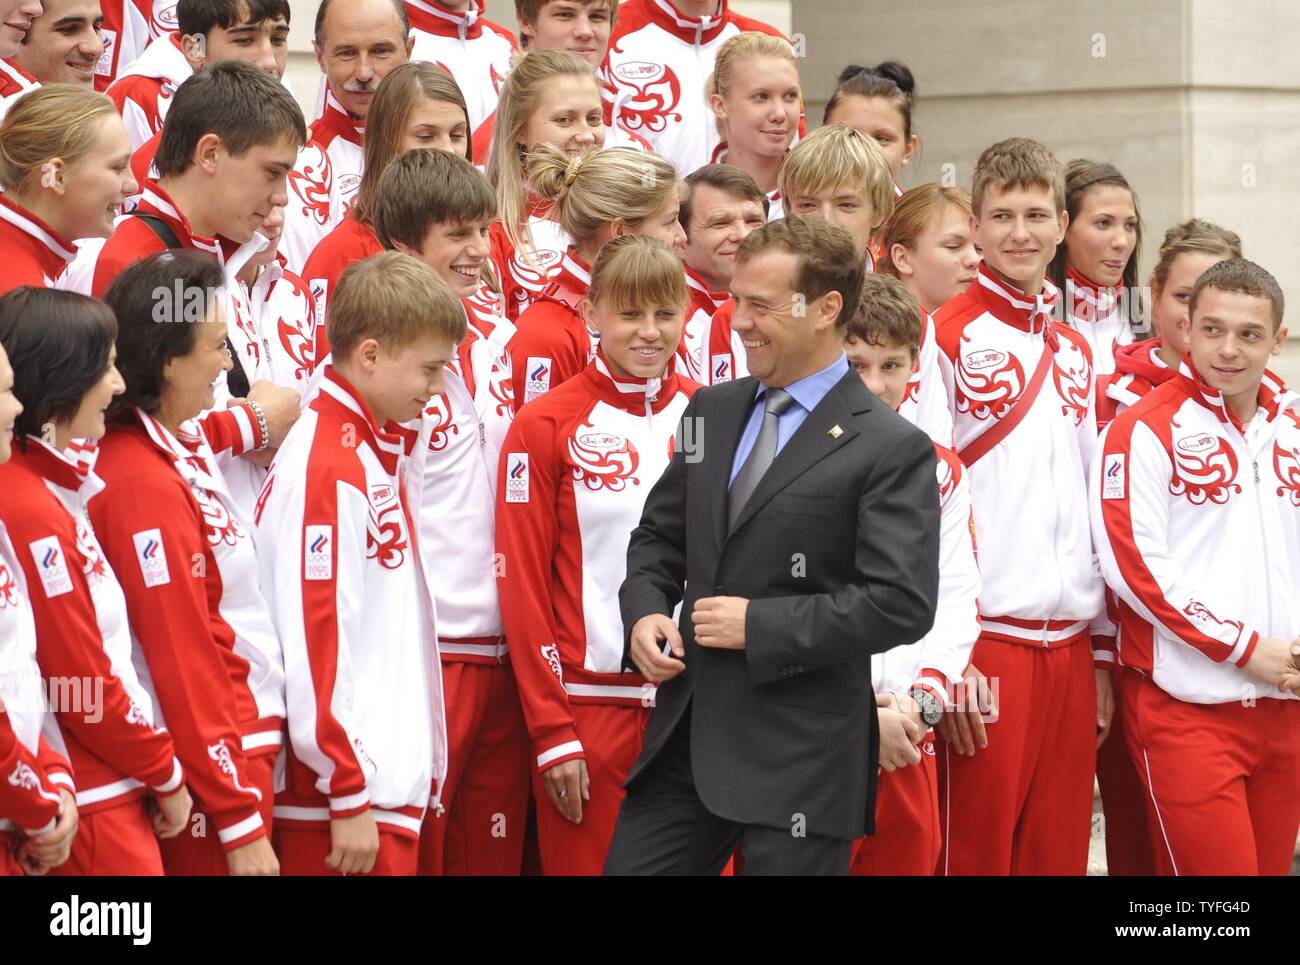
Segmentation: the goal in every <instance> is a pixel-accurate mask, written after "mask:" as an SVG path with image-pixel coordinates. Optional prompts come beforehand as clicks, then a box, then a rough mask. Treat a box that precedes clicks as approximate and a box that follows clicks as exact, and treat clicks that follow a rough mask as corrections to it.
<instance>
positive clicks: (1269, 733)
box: [1089, 258, 1300, 875]
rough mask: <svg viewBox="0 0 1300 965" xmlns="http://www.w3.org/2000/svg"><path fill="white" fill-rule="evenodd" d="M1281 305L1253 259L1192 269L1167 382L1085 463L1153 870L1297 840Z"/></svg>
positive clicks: (1299, 605)
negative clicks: (1271, 368)
mask: <svg viewBox="0 0 1300 965" xmlns="http://www.w3.org/2000/svg"><path fill="white" fill-rule="evenodd" d="M1282 310H1283V299H1282V292H1281V289H1280V288H1279V287H1278V284H1277V282H1276V281H1275V280H1274V278H1273V276H1272V275H1270V274H1269V273H1268V272H1266V271H1264V269H1262V268H1260V267H1259V266H1258V265H1256V264H1254V263H1253V262H1249V261H1245V260H1243V259H1240V258H1236V259H1231V260H1228V261H1223V262H1220V263H1218V264H1217V265H1215V266H1214V267H1212V268H1210V269H1209V270H1208V271H1206V272H1205V274H1204V275H1202V276H1201V278H1200V279H1199V280H1198V281H1197V283H1196V287H1195V288H1194V289H1193V292H1192V298H1191V303H1190V305H1189V308H1188V312H1189V317H1188V318H1186V319H1184V320H1183V321H1182V323H1181V327H1182V328H1183V331H1184V333H1185V334H1186V335H1187V337H1188V339H1189V343H1190V350H1189V352H1188V354H1187V356H1186V357H1185V358H1184V359H1183V362H1182V365H1181V366H1180V368H1179V370H1178V373H1177V375H1175V376H1174V377H1173V378H1170V379H1168V380H1167V381H1165V382H1164V383H1163V384H1161V385H1159V386H1158V387H1156V388H1154V389H1153V390H1152V391H1151V392H1149V393H1148V394H1147V395H1146V396H1145V397H1144V398H1143V399H1142V400H1141V401H1139V402H1137V403H1136V404H1134V405H1133V406H1132V407H1131V408H1129V409H1126V410H1125V411H1124V412H1122V413H1121V414H1120V415H1119V416H1118V417H1117V418H1116V419H1115V421H1114V422H1112V423H1111V425H1110V427H1109V428H1108V429H1107V430H1106V434H1105V436H1103V438H1102V440H1101V444H1100V447H1099V451H1098V452H1097V455H1096V461H1095V462H1094V465H1093V473H1092V480H1091V485H1090V487H1089V489H1090V492H1089V502H1090V506H1091V512H1092V526H1093V532H1094V534H1095V538H1096V542H1097V547H1098V550H1099V554H1100V562H1101V568H1102V573H1103V574H1104V576H1105V578H1106V583H1107V585H1108V586H1109V587H1110V588H1111V590H1112V591H1114V593H1115V594H1116V595H1117V596H1118V597H1119V599H1120V601H1121V603H1120V615H1119V621H1118V622H1119V641H1120V647H1121V650H1120V653H1121V660H1122V663H1123V664H1124V667H1125V670H1124V672H1123V673H1122V676H1121V678H1120V686H1121V687H1122V701H1121V708H1122V712H1123V714H1124V734H1125V737H1126V738H1127V741H1128V745H1129V749H1130V751H1131V753H1132V756H1133V760H1134V762H1135V763H1136V764H1137V767H1138V772H1139V774H1140V775H1141V778H1142V782H1143V785H1144V787H1145V789H1146V791H1147V797H1148V801H1147V803H1148V815H1149V819H1150V822H1151V832H1152V838H1153V840H1154V841H1155V842H1156V858H1157V865H1158V867H1159V869H1160V870H1161V871H1162V872H1163V873H1166V874H1182V875H1187V874H1193V875H1195V874H1214V875H1253V874H1265V875H1283V874H1286V873H1287V872H1288V871H1289V870H1290V866H1291V859H1292V855H1293V853H1294V851H1295V841H1296V832H1297V830H1300V702H1298V701H1297V700H1296V694H1295V690H1296V688H1297V687H1300V669H1297V664H1298V663H1300V639H1298V638H1300V598H1297V596H1296V591H1295V588H1296V585H1297V582H1300V396H1297V395H1296V393H1294V392H1291V391H1288V390H1287V389H1286V387H1285V386H1283V385H1282V383H1281V382H1280V381H1279V380H1278V379H1277V378H1276V377H1275V376H1273V375H1272V374H1271V373H1269V372H1268V371H1267V370H1266V369H1265V365H1266V364H1267V362H1268V358H1269V356H1270V355H1276V354H1278V353H1280V352H1281V350H1282V344H1283V342H1284V340H1285V339H1286V328H1285V327H1284V326H1283V325H1282ZM1225 568H1230V570H1231V572H1230V573H1229V572H1228V569H1225Z"/></svg>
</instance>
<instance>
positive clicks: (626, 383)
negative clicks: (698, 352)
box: [583, 347, 679, 414]
mask: <svg viewBox="0 0 1300 965" xmlns="http://www.w3.org/2000/svg"><path fill="white" fill-rule="evenodd" d="M583 375H584V377H585V378H586V379H587V381H588V383H589V384H590V385H591V386H592V388H593V390H594V393H595V395H596V397H597V398H599V399H600V400H601V401H603V402H606V403H608V404H609V405H612V406H615V407H616V408H619V409H625V410H627V411H628V412H632V413H640V414H644V413H645V407H646V405H647V404H649V406H650V411H651V412H660V411H662V410H663V408H664V407H665V406H666V405H668V403H669V402H670V401H671V400H672V398H673V396H674V395H676V394H677V389H678V385H679V379H678V377H677V374H676V372H675V371H674V370H673V364H672V361H671V360H669V362H668V365H667V367H666V368H665V370H664V375H663V377H662V378H658V379H626V378H620V377H618V376H616V375H614V373H613V372H611V371H610V369H609V363H608V362H606V361H605V353H604V350H603V349H601V348H599V347H598V348H597V349H596V357H595V358H593V359H592V360H591V363H590V364H589V365H588V366H587V368H586V369H585V370H584V372H583Z"/></svg>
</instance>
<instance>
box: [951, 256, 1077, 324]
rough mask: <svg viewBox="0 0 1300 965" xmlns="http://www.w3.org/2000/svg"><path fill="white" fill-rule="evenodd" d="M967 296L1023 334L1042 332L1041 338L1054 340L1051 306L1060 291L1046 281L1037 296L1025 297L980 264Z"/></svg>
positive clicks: (1025, 295) (1044, 280)
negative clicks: (1042, 336)
mask: <svg viewBox="0 0 1300 965" xmlns="http://www.w3.org/2000/svg"><path fill="white" fill-rule="evenodd" d="M967 292H968V294H969V295H970V296H971V297H973V298H974V299H975V300H976V301H977V302H979V303H980V304H981V305H983V306H984V308H985V310H986V311H987V312H988V313H989V314H990V315H992V316H993V317H995V318H997V319H998V320H999V321H1003V322H1006V323H1007V324H1008V325H1010V326H1012V327H1013V328H1018V329H1020V330H1021V331H1022V332H1030V333H1035V332H1043V333H1044V337H1047V338H1049V339H1055V338H1056V332H1055V330H1054V329H1055V326H1054V325H1053V323H1052V306H1053V305H1055V304H1056V300H1057V299H1058V298H1059V297H1060V294H1061V292H1060V289H1058V288H1057V287H1056V286H1055V285H1053V284H1052V283H1051V282H1050V281H1048V280H1047V279H1046V278H1044V279H1043V290H1042V291H1041V292H1039V293H1038V294H1037V295H1027V294H1025V293H1024V292H1022V291H1021V290H1020V289H1018V288H1016V287H1015V286H1013V285H1011V284H1008V283H1007V282H1005V281H1003V280H1002V279H1000V278H998V277H997V276H996V275H994V274H993V272H992V270H991V269H990V268H989V267H988V266H987V265H985V264H984V262H983V261H980V264H979V270H978V272H976V275H975V281H974V282H972V283H971V286H970V288H969V289H967Z"/></svg>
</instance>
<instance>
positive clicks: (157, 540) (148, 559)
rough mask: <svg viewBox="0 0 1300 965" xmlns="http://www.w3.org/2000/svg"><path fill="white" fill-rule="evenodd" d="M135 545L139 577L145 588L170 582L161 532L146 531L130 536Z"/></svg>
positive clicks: (154, 530) (155, 530)
mask: <svg viewBox="0 0 1300 965" xmlns="http://www.w3.org/2000/svg"><path fill="white" fill-rule="evenodd" d="M131 542H132V543H134V544H135V558H136V560H137V561H138V562H139V564H140V575H141V576H143V577H144V585H145V586H163V585H164V584H167V583H170V582H171V581H172V577H171V573H170V572H168V570H167V551H166V550H165V549H164V548H163V540H162V531H161V530H157V529H146V530H144V531H143V532H140V533H132V534H131Z"/></svg>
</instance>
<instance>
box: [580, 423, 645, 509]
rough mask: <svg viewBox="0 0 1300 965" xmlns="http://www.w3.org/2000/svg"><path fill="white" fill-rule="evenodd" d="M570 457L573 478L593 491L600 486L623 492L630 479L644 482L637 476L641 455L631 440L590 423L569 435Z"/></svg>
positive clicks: (638, 483) (635, 483)
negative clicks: (604, 430) (599, 428)
mask: <svg viewBox="0 0 1300 965" xmlns="http://www.w3.org/2000/svg"><path fill="white" fill-rule="evenodd" d="M584 430H588V431H584ZM569 459H570V460H571V461H572V463H573V478H574V479H575V480H578V481H581V483H582V484H583V485H584V486H586V487H587V489H588V490H590V491H591V492H596V491H597V490H599V489H608V490H610V491H611V492H622V491H623V490H624V489H625V488H627V483H628V480H631V481H632V485H633V486H639V485H641V480H639V479H637V478H636V471H637V467H638V466H639V465H640V462H641V457H640V455H639V454H638V453H637V451H636V446H634V445H633V444H632V441H631V440H630V439H624V438H623V437H622V436H620V435H615V434H614V433H610V432H600V431H597V430H596V429H595V428H594V427H593V426H591V425H590V424H587V425H583V426H582V427H581V428H579V429H578V431H577V432H576V433H574V435H572V436H570V437H569Z"/></svg>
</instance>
